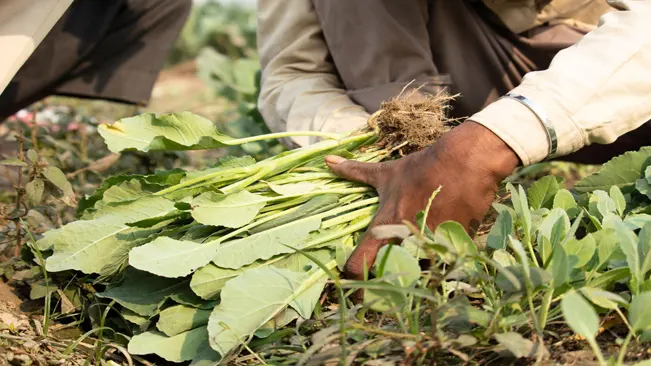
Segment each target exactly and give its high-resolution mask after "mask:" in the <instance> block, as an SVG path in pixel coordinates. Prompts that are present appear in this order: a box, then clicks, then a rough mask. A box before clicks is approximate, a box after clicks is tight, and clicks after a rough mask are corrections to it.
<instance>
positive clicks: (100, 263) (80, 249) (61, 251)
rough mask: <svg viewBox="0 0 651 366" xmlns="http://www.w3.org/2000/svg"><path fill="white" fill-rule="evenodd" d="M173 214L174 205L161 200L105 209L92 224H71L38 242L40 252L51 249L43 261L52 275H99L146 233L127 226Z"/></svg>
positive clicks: (149, 200)
mask: <svg viewBox="0 0 651 366" xmlns="http://www.w3.org/2000/svg"><path fill="white" fill-rule="evenodd" d="M173 210H175V208H174V202H171V201H168V200H166V199H164V198H162V197H147V198H143V199H140V200H137V201H134V202H131V203H129V204H125V205H118V206H107V207H105V208H104V209H102V210H101V211H98V212H97V213H96V214H95V215H94V219H92V220H80V221H75V222H72V223H70V224H68V225H65V226H64V227H62V228H60V229H57V230H51V231H48V232H46V233H45V235H44V236H43V238H42V239H41V240H39V241H38V242H37V245H38V247H39V249H41V250H47V249H49V248H54V254H53V255H52V256H51V257H49V258H48V259H47V261H46V268H47V270H48V271H51V272H60V271H64V270H68V269H75V270H79V271H82V272H84V273H99V272H100V271H101V270H102V268H104V267H105V266H106V265H109V264H112V263H114V262H116V261H118V260H121V259H122V258H123V256H124V255H125V254H126V253H128V251H129V250H130V249H131V248H132V247H133V245H134V238H135V237H138V234H139V233H141V232H144V233H149V232H150V231H149V230H146V229H145V230H141V229H137V228H131V227H129V226H128V225H127V224H128V223H130V222H133V221H139V220H144V219H146V218H151V217H155V216H163V215H165V214H167V213H169V212H171V211H173Z"/></svg>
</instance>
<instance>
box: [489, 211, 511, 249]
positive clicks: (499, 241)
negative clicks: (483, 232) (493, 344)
mask: <svg viewBox="0 0 651 366" xmlns="http://www.w3.org/2000/svg"><path fill="white" fill-rule="evenodd" d="M512 234H513V217H512V216H511V214H510V213H509V212H508V211H502V212H500V213H499V215H498V216H497V220H495V224H494V225H493V227H492V228H491V230H490V232H489V234H488V239H487V241H486V245H488V247H489V248H493V249H506V245H507V240H508V238H509V235H512Z"/></svg>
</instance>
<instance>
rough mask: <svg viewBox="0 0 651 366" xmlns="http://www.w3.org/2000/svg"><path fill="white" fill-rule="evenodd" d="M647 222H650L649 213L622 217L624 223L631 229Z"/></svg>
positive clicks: (640, 226)
mask: <svg viewBox="0 0 651 366" xmlns="http://www.w3.org/2000/svg"><path fill="white" fill-rule="evenodd" d="M649 222H651V215H649V214H629V215H627V216H626V217H625V218H624V224H626V226H627V227H628V228H629V229H631V230H639V229H641V228H642V227H643V226H644V225H646V224H647V223H649Z"/></svg>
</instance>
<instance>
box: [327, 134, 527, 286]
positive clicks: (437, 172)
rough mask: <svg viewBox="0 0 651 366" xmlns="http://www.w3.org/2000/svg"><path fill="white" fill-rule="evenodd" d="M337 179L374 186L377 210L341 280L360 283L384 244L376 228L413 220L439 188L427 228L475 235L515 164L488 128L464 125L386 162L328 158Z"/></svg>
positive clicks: (504, 146)
mask: <svg viewBox="0 0 651 366" xmlns="http://www.w3.org/2000/svg"><path fill="white" fill-rule="evenodd" d="M326 163H327V164H328V166H329V167H330V169H331V170H332V171H333V172H334V173H335V174H337V175H339V176H340V177H343V178H346V179H348V180H352V181H356V182H361V183H366V184H368V185H371V186H373V187H375V189H376V190H377V192H378V195H379V196H380V207H379V209H378V211H377V214H376V215H375V218H374V219H373V222H372V223H371V225H370V227H369V230H367V232H366V235H365V236H364V237H363V238H362V241H361V242H360V244H359V245H358V246H357V247H356V248H355V251H354V252H353V254H352V255H351V257H350V258H349V259H348V262H347V263H346V266H345V274H344V275H345V277H346V278H349V279H355V280H360V279H363V274H364V268H363V266H364V263H366V265H367V266H368V267H369V268H370V266H371V265H372V264H373V261H374V260H375V256H376V254H377V252H378V250H379V249H380V248H381V247H382V246H383V245H384V244H386V243H387V241H386V240H378V239H376V238H374V237H373V235H372V234H371V229H372V228H373V227H375V226H378V225H388V224H400V223H402V222H403V220H408V221H412V222H413V221H414V220H415V219H416V215H417V214H418V212H420V211H422V210H424V209H425V206H426V204H427V201H428V200H429V198H430V196H431V195H432V193H433V192H434V191H435V190H436V189H437V188H438V187H439V186H440V187H442V188H441V192H440V193H439V194H438V195H437V196H436V198H435V199H434V201H433V203H432V207H431V209H430V211H429V215H428V217H427V225H428V227H430V228H431V229H434V228H436V226H437V225H438V224H440V223H441V222H444V221H448V220H454V221H457V222H459V223H460V224H462V225H463V226H464V227H465V228H466V230H468V231H469V232H470V233H471V234H473V233H474V232H475V231H476V229H477V227H478V226H479V224H480V223H481V221H482V220H483V218H484V216H485V214H486V213H487V212H488V209H489V208H490V205H491V203H492V202H493V199H494V198H495V194H496V192H497V189H498V186H499V183H500V182H501V181H502V180H503V179H504V178H506V177H507V176H508V175H509V174H511V173H512V172H513V170H514V169H515V168H516V167H517V165H518V164H519V160H518V157H517V155H516V154H515V153H514V152H513V150H511V148H509V147H508V145H506V144H505V143H504V142H503V141H502V140H501V139H500V138H499V137H497V136H496V135H495V134H493V133H492V132H491V131H490V130H489V129H487V128H486V127H484V126H482V125H480V124H478V123H475V122H472V121H467V122H465V123H463V124H462V125H460V126H458V127H456V128H454V129H452V130H451V131H450V132H448V133H446V134H445V135H444V136H443V137H442V138H441V139H440V140H439V141H437V142H436V143H435V144H434V145H432V146H431V147H429V148H427V149H425V150H422V151H420V152H417V153H414V154H411V155H408V156H405V157H403V158H401V159H397V160H394V161H390V162H384V163H360V162H355V161H349V160H346V159H343V158H341V157H338V156H327V157H326Z"/></svg>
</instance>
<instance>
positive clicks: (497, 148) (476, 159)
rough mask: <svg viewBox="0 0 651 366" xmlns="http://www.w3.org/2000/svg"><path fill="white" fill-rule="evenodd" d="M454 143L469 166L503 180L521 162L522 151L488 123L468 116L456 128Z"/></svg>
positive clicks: (496, 179) (452, 132)
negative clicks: (481, 122) (482, 123)
mask: <svg viewBox="0 0 651 366" xmlns="http://www.w3.org/2000/svg"><path fill="white" fill-rule="evenodd" d="M450 134H453V135H454V136H450V137H452V139H451V140H452V141H450V142H451V146H450V147H453V149H454V150H455V151H456V154H458V155H459V156H458V157H459V158H460V159H459V161H460V162H461V163H462V164H463V165H464V166H466V167H467V168H468V169H471V170H473V171H480V172H484V173H486V174H488V175H490V176H491V177H492V178H493V179H494V180H495V181H496V182H501V181H502V180H504V179H505V178H506V177H508V176H509V175H511V173H513V170H515V168H517V167H518V165H520V159H519V158H518V155H517V154H516V153H515V152H514V151H513V149H511V148H510V147H509V145H507V144H506V143H505V142H504V141H503V140H502V139H501V138H500V137H499V136H497V135H496V134H495V133H493V132H492V131H491V130H490V129H488V128H486V127H485V126H483V125H481V124H479V123H477V122H474V121H470V120H467V121H465V122H464V123H462V124H461V125H460V126H458V127H456V128H454V129H452V131H450Z"/></svg>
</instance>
